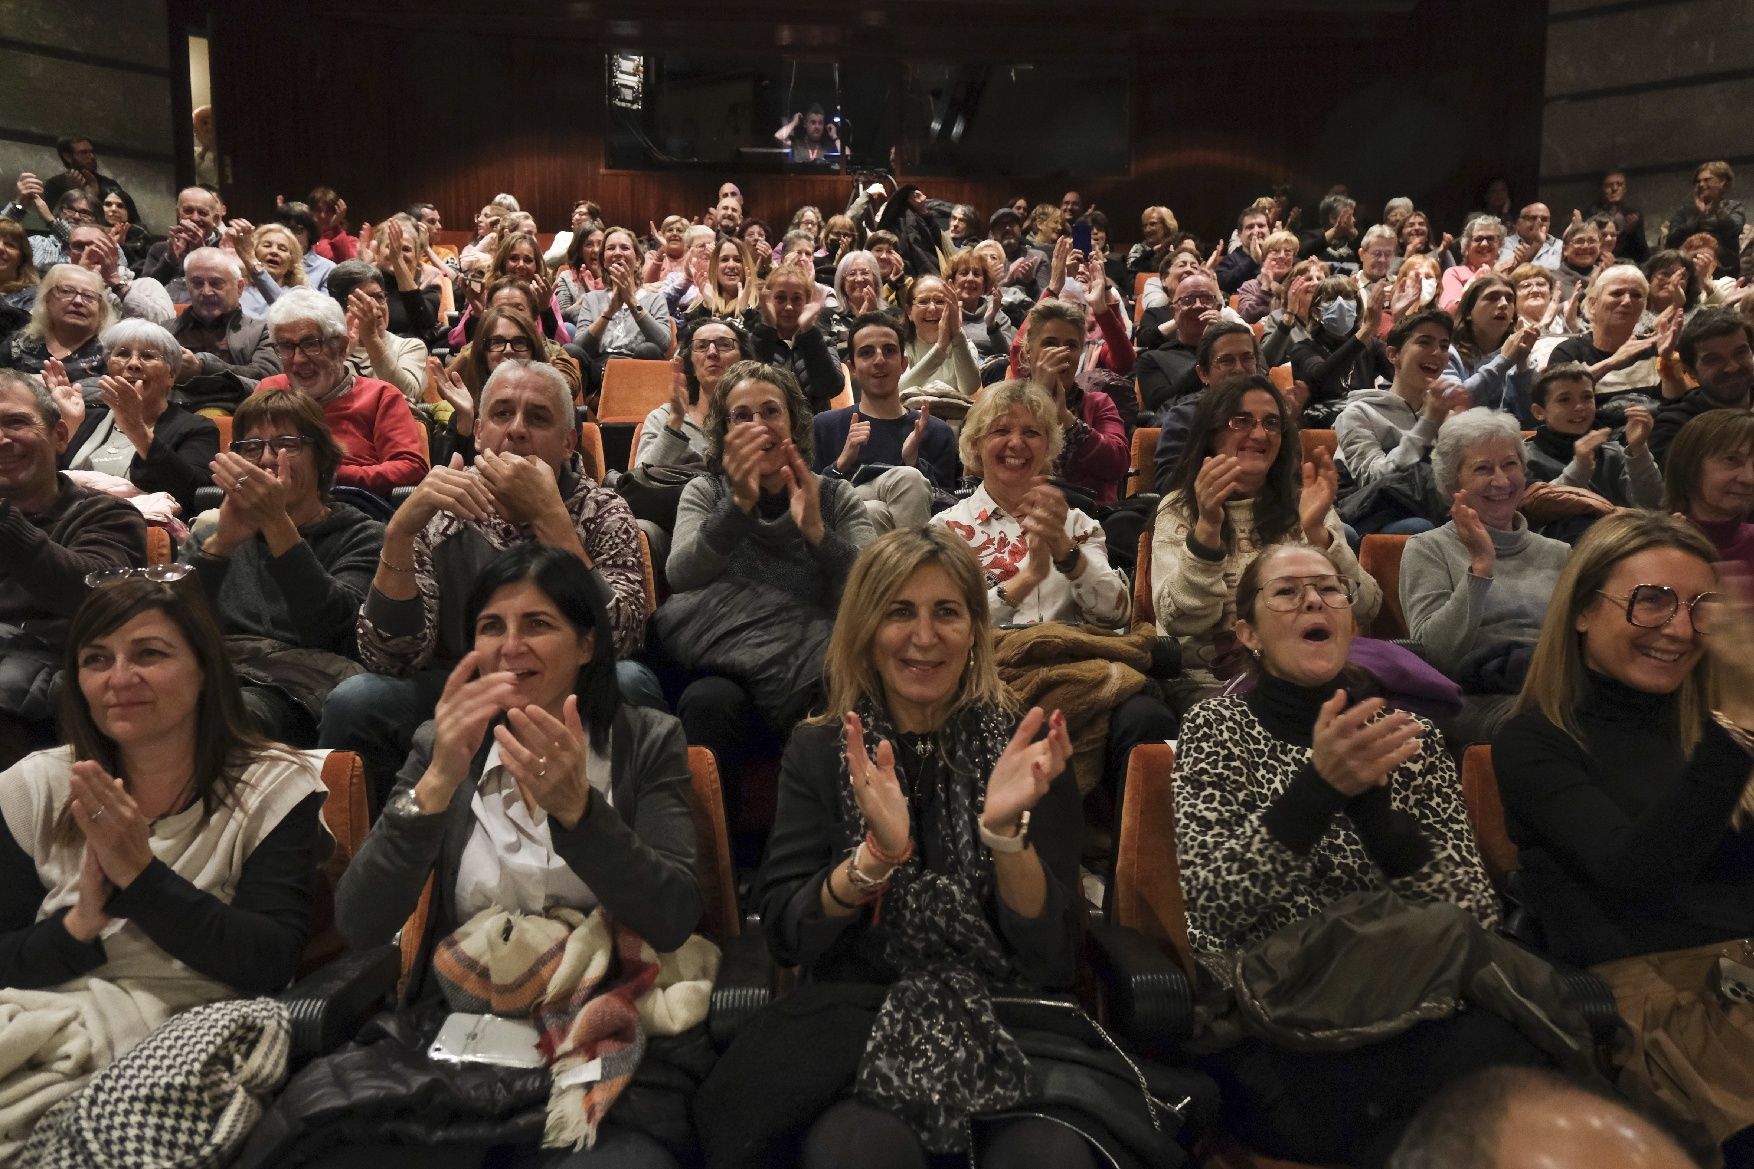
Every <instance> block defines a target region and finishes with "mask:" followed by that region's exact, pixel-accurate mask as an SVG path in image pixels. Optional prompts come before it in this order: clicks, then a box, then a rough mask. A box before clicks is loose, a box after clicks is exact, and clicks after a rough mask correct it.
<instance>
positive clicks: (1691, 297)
mask: <svg viewBox="0 0 1754 1169" xmlns="http://www.w3.org/2000/svg"><path fill="white" fill-rule="evenodd" d="M1669 268H1681V269H1682V270H1684V271H1685V272H1686V273H1687V291H1686V293H1685V294H1683V297H1682V307H1683V308H1688V309H1691V308H1698V307H1699V296H1700V287H1699V269H1697V268H1695V267H1694V266H1693V261H1692V260H1689V259H1688V258H1687V257H1686V255H1685V254H1683V253H1682V252H1681V251H1680V250H1679V249H1677V248H1668V249H1666V250H1664V251H1661V252H1658V253H1657V254H1656V255H1654V256H1652V257H1651V258H1650V259H1648V260H1646V261H1645V262H1644V265H1643V266H1642V267H1641V268H1640V269H1639V271H1641V272H1643V273H1644V278H1645V279H1646V280H1653V279H1655V278H1656V274H1657V273H1658V272H1662V271H1664V270H1666V269H1669ZM1606 270H1607V269H1603V271H1606ZM1646 301H1647V302H1648V301H1649V295H1648V294H1647V295H1646Z"/></svg>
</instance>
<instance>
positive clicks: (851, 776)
mask: <svg viewBox="0 0 1754 1169" xmlns="http://www.w3.org/2000/svg"><path fill="white" fill-rule="evenodd" d="M841 733H842V734H843V735H844V736H845V738H846V753H847V778H848V780H849V781H851V783H852V787H853V802H854V803H856V804H857V805H858V807H859V815H860V816H862V817H864V820H865V828H866V830H867V831H868V832H870V834H871V837H872V839H874V840H875V841H876V842H877V848H878V849H879V850H880V851H881V852H882V853H883V855H884V856H902V855H904V854H905V853H906V852H907V846H908V841H909V840H910V839H911V838H912V836H913V826H912V824H911V822H910V819H909V815H908V806H907V795H906V794H905V793H904V792H903V791H902V790H901V780H900V778H899V777H898V776H897V775H896V771H895V746H894V744H892V743H890V741H889V740H888V739H879V740H878V741H877V753H876V758H872V757H871V756H870V755H868V754H866V751H865V725H864V723H863V722H862V721H860V719H859V716H858V715H857V714H855V713H854V712H853V711H850V710H849V711H847V712H846V714H845V715H844V716H843V717H842V719H841Z"/></svg>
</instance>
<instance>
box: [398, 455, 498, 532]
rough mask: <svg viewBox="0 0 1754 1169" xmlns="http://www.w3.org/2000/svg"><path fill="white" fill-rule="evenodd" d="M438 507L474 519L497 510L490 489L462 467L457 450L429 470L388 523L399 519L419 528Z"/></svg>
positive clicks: (496, 513)
mask: <svg viewBox="0 0 1754 1169" xmlns="http://www.w3.org/2000/svg"><path fill="white" fill-rule="evenodd" d="M441 511H443V512H449V513H450V514H451V515H454V516H456V517H458V518H459V519H465V520H474V521H477V522H479V521H481V520H485V519H487V518H488V517H489V516H494V515H498V514H499V504H498V502H497V501H496V500H495V499H494V497H493V490H492V489H491V488H490V487H488V485H487V483H486V482H485V481H484V480H483V479H482V478H481V476H479V475H471V474H469V472H468V471H467V470H465V469H464V465H463V456H462V455H460V454H454V455H452V456H451V461H450V463H449V464H447V465H445V466H443V467H434V468H433V469H432V470H430V471H428V472H427V473H426V476H425V477H424V478H423V479H421V481H420V483H419V484H418V485H416V487H415V488H414V493H413V494H412V495H410V496H409V497H408V498H407V499H405V500H403V501H402V506H401V507H399V508H397V509H396V514H395V516H394V517H393V518H392V520H391V523H392V524H396V523H398V522H400V523H403V524H406V525H407V527H408V529H409V530H410V531H418V530H419V529H421V528H423V527H425V526H426V522H427V521H428V520H430V519H431V518H432V517H433V516H435V515H437V514H438V513H439V512H441Z"/></svg>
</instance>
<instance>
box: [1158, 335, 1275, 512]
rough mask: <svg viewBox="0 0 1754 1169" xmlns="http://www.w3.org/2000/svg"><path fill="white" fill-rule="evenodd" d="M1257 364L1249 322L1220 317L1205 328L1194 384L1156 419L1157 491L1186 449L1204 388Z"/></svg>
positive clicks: (1247, 371)
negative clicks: (1192, 388)
mask: <svg viewBox="0 0 1754 1169" xmlns="http://www.w3.org/2000/svg"><path fill="white" fill-rule="evenodd" d="M1260 368H1261V350H1260V345H1259V343H1257V342H1256V341H1255V331H1254V330H1253V329H1251V328H1250V327H1249V326H1247V325H1244V324H1241V323H1240V322H1237V321H1220V322H1218V323H1217V324H1216V325H1213V326H1212V327H1211V328H1210V329H1207V330H1206V334H1205V336H1203V337H1201V338H1200V346H1199V349H1198V350H1197V351H1196V352H1195V354H1194V376H1195V377H1196V378H1197V379H1198V386H1197V388H1196V389H1194V390H1193V392H1191V393H1187V394H1183V395H1182V396H1181V397H1179V398H1177V399H1175V401H1174V403H1173V404H1172V405H1171V406H1170V407H1169V408H1168V409H1167V410H1165V411H1164V412H1163V416H1162V417H1161V418H1160V419H1159V420H1158V425H1159V426H1160V427H1162V430H1161V432H1160V433H1159V434H1158V436H1157V447H1156V449H1155V450H1154V451H1153V453H1152V457H1151V465H1152V476H1151V478H1152V483H1153V489H1154V490H1156V491H1157V492H1158V494H1160V495H1167V494H1169V484H1170V481H1171V480H1172V479H1173V478H1174V477H1175V468H1176V464H1177V463H1179V462H1181V458H1182V452H1183V451H1185V450H1186V449H1187V445H1188V431H1189V428H1190V427H1191V426H1192V425H1193V422H1194V411H1195V410H1198V409H1199V408H1200V402H1201V400H1202V399H1203V398H1205V396H1206V391H1207V390H1208V389H1209V388H1211V387H1212V386H1215V385H1217V384H1218V383H1219V382H1221V381H1224V380H1225V379H1226V378H1233V377H1247V376H1249V375H1251V374H1255V373H1259V372H1260Z"/></svg>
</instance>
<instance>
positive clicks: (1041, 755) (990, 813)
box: [981, 706, 1072, 836]
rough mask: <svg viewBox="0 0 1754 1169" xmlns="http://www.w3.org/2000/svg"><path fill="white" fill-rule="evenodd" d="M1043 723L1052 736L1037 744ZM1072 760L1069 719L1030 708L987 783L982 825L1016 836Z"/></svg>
mask: <svg viewBox="0 0 1754 1169" xmlns="http://www.w3.org/2000/svg"><path fill="white" fill-rule="evenodd" d="M1043 723H1046V724H1047V726H1048V733H1047V735H1046V736H1044V737H1043V738H1041V739H1040V740H1036V738H1035V736H1036V732H1037V731H1039V730H1041V728H1042V724H1043ZM1071 758H1072V739H1071V736H1070V735H1069V734H1068V733H1067V731H1066V716H1065V715H1064V714H1062V713H1060V712H1059V711H1057V710H1056V711H1054V712H1053V714H1051V715H1049V714H1046V713H1044V712H1043V710H1042V708H1041V707H1039V706H1032V707H1030V709H1029V713H1028V714H1026V715H1024V716H1023V721H1022V722H1021V723H1019V724H1018V726H1017V733H1016V734H1014V735H1012V736H1011V742H1010V744H1009V745H1008V746H1006V748H1005V753H1004V754H1003V755H1000V756H999V761H998V762H997V763H995V764H994V765H993V773H992V775H991V776H989V777H988V779H987V797H986V802H985V803H984V804H983V805H982V807H981V824H982V825H983V826H984V827H985V828H986V829H987V831H989V832H992V833H994V834H995V835H1000V836H1012V835H1015V834H1016V833H1017V831H1018V825H1019V823H1020V822H1021V821H1022V819H1023V813H1025V812H1027V811H1029V810H1030V809H1032V808H1034V807H1035V806H1036V805H1037V804H1038V803H1040V802H1041V798H1042V797H1043V796H1044V795H1046V794H1047V791H1048V788H1049V787H1051V786H1052V785H1053V782H1054V780H1055V779H1056V778H1058V777H1059V775H1060V773H1061V772H1063V771H1065V769H1066V764H1067V763H1068V762H1069V761H1070V760H1071Z"/></svg>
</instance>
